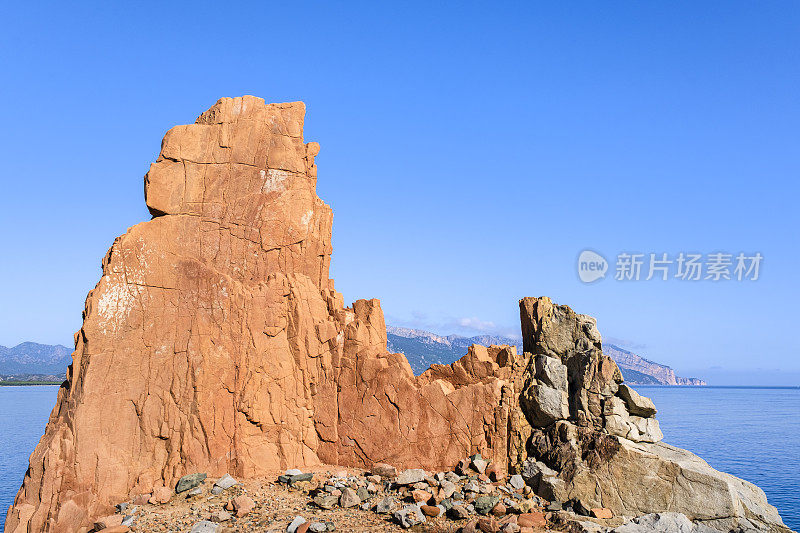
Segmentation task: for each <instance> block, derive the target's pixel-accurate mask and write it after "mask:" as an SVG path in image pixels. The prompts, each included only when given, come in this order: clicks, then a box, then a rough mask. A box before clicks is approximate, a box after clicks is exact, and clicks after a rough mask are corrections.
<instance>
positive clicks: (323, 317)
mask: <svg viewBox="0 0 800 533" xmlns="http://www.w3.org/2000/svg"><path fill="white" fill-rule="evenodd" d="M304 112H305V106H304V105H303V104H302V103H300V102H297V103H290V104H271V105H265V104H264V102H263V100H261V99H259V98H254V97H249V96H246V97H242V98H224V99H222V100H220V101H219V102H217V104H216V105H214V106H213V107H212V108H211V109H209V110H208V111H207V112H205V113H203V114H202V115H201V116H200V117H199V118H198V119H197V122H196V123H195V124H192V125H186V126H177V127H175V128H173V129H171V130H170V131H169V132H167V134H166V135H165V137H164V141H163V143H162V147H161V153H160V155H159V157H158V160H157V161H156V162H155V163H153V164H152V166H151V168H150V170H149V172H148V173H147V175H146V177H145V197H146V201H147V206H148V208H149V209H150V212H151V213H152V214H153V219H152V220H150V221H147V222H143V223H141V224H138V225H136V226H134V227H132V228H130V230H129V231H128V232H127V233H126V234H125V235H123V236H121V237H119V238H118V239H117V240H116V241H115V242H114V244H113V246H112V247H111V249H110V250H109V252H108V254H107V256H106V258H105V259H104V261H103V275H102V278H101V279H100V282H99V283H98V284H97V286H96V287H95V288H94V289H93V290H92V291H91V292H90V293H89V295H88V297H87V299H86V305H85V311H84V323H83V326H82V328H81V330H80V331H79V332H78V333H77V334H76V347H75V352H74V354H73V364H72V366H71V369H70V371H69V374H68V379H67V382H66V383H65V384H64V386H63V387H62V389H61V390H60V391H59V395H58V400H57V404H56V407H55V409H54V410H53V413H52V415H51V417H50V421H49V423H48V425H47V428H46V430H45V435H44V437H43V438H42V440H41V442H40V443H39V445H38V446H37V447H36V450H35V451H34V452H33V455H32V456H31V461H30V469H29V471H28V473H27V474H26V476H25V480H24V483H23V486H22V488H21V489H20V491H19V493H18V495H17V497H16V500H15V503H14V506H13V507H12V508H11V509H10V510H9V513H8V518H7V523H6V531H13V532H21V531H37V532H38V531H74V530H76V529H78V528H79V527H80V526H82V525H90V524H91V523H92V522H93V520H94V519H95V518H97V517H99V516H105V515H108V514H109V513H110V512H111V511H112V508H113V505H114V504H116V503H118V502H120V501H123V500H126V499H127V498H128V497H129V496H131V495H136V494H140V493H148V492H150V491H151V490H152V489H153V488H154V487H157V486H161V485H166V486H172V485H174V483H175V481H176V480H177V479H178V478H180V477H181V476H182V475H184V474H186V473H191V472H197V471H202V472H208V473H209V475H218V474H223V473H225V472H231V473H232V474H234V475H236V476H240V477H253V476H258V475H261V474H263V473H265V472H267V471H269V470H271V469H274V468H283V467H294V466H302V465H309V464H315V463H321V462H327V463H332V464H336V463H338V464H345V465H367V466H369V465H370V464H371V463H372V462H381V461H382V462H390V463H392V464H395V465H397V466H403V465H406V464H408V465H411V464H413V465H414V466H423V467H434V466H445V465H450V464H453V463H455V462H456V461H457V460H458V459H460V458H461V457H463V455H464V454H465V453H469V452H473V451H481V452H482V453H484V455H487V456H488V457H492V456H494V455H497V456H498V458H499V457H501V456H502V457H504V456H505V453H504V452H505V420H506V417H507V413H508V407H507V405H505V404H503V403H502V401H501V400H502V385H501V383H500V381H499V380H497V379H496V378H494V377H491V376H490V375H488V374H486V375H481V376H480V379H476V381H477V383H473V384H466V383H464V382H463V380H462V381H459V382H457V383H455V384H452V383H450V382H449V381H447V380H446V379H439V380H431V379H427V378H425V379H422V380H420V381H418V380H417V378H415V377H414V375H413V373H412V372H411V368H410V367H409V365H408V362H407V361H406V359H405V357H404V356H402V355H398V354H389V353H387V352H386V328H385V325H384V321H383V313H382V311H381V309H380V305H379V302H378V301H377V300H371V301H358V302H356V303H355V304H354V305H353V307H352V308H345V307H344V305H343V300H342V297H341V295H340V294H338V293H337V292H336V291H334V289H333V281H332V280H331V279H329V276H328V267H329V264H330V255H331V223H332V213H331V209H330V207H329V206H328V205H326V204H325V203H324V202H323V201H322V200H320V199H319V198H318V197H317V195H316V190H315V189H316V178H317V168H316V165H315V164H314V156H315V155H316V154H317V153H318V151H319V145H318V144H317V143H313V142H312V143H308V144H306V143H305V142H304V141H303V119H304ZM456 388H457V390H456ZM473 406H479V407H477V408H475V407H473ZM376 420H380V424H376V423H375V421H376Z"/></svg>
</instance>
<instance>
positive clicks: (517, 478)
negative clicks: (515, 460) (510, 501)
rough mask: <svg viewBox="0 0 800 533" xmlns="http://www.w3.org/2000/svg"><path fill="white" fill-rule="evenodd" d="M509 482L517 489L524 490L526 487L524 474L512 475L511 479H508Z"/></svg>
mask: <svg viewBox="0 0 800 533" xmlns="http://www.w3.org/2000/svg"><path fill="white" fill-rule="evenodd" d="M508 484H509V485H511V486H512V487H514V488H515V489H516V490H522V489H524V488H525V480H524V479H522V476H521V475H519V474H514V475H513V476H511V479H510V480H508Z"/></svg>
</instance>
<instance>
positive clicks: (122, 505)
mask: <svg viewBox="0 0 800 533" xmlns="http://www.w3.org/2000/svg"><path fill="white" fill-rule="evenodd" d="M116 509H117V512H118V513H124V512H125V511H126V510H127V509H128V502H122V503H118V504H117V505H116Z"/></svg>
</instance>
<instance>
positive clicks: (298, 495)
mask: <svg viewBox="0 0 800 533" xmlns="http://www.w3.org/2000/svg"><path fill="white" fill-rule="evenodd" d="M530 481H531V478H527V479H526V478H525V476H523V475H520V474H514V475H510V476H509V475H507V474H506V473H504V472H502V471H500V470H499V469H498V468H496V465H495V464H493V463H488V462H487V461H485V460H484V459H483V458H482V457H481V456H480V455H474V456H472V457H469V458H466V459H465V460H463V461H461V462H460V463H459V464H458V465H457V466H456V468H454V469H453V470H450V471H447V472H436V473H432V472H426V471H424V470H422V469H408V470H404V471H399V472H398V471H397V469H396V468H395V467H393V466H391V465H387V464H376V465H374V466H373V467H372V468H371V469H370V470H366V471H364V470H359V469H337V468H336V467H325V466H319V467H316V468H313V469H308V470H307V471H306V472H303V471H301V470H299V469H290V470H287V471H286V472H285V473H283V474H281V475H278V476H277V477H270V478H267V479H260V480H247V481H243V482H240V481H237V480H236V479H234V478H233V477H232V476H230V475H228V474H226V475H224V476H222V477H221V478H219V479H217V480H216V481H212V480H208V479H207V476H206V474H204V473H195V474H189V475H186V476H184V477H183V478H181V479H180V480H179V481H178V483H177V485H176V487H175V488H174V490H173V489H172V488H166V487H157V488H156V489H155V490H154V491H153V492H152V493H148V494H141V495H138V496H136V497H135V498H133V499H131V500H129V501H126V502H121V503H120V504H118V505H117V506H116V513H114V514H112V515H109V516H106V517H102V518H100V519H98V520H97V521H96V523H95V524H94V525H93V526H92V527H84V528H82V529H80V530H78V533H90V532H97V531H105V532H106V533H125V532H129V531H132V532H136V531H143V532H144V531H147V532H168V531H175V532H187V531H188V532H190V533H234V532H250V531H264V532H268V533H269V532H273V533H278V532H281V533H282V532H287V533H306V532H313V533H322V532H326V531H347V532H374V531H380V532H389V531H402V530H412V531H427V532H440V533H445V532H460V533H476V532H483V533H500V532H505V533H536V532H545V531H565V532H592V533H646V532H650V531H658V530H663V531H685V532H687V533H688V532H697V533H713V532H714V531H715V530H713V529H711V528H709V527H706V526H703V525H697V524H692V523H691V521H689V520H688V518H687V517H686V516H685V515H682V514H678V513H665V514H661V515H649V516H647V517H642V518H636V519H632V518H631V517H616V516H614V515H613V513H612V512H611V511H610V510H609V509H605V508H594V509H584V508H582V507H581V506H580V503H579V502H564V503H561V502H557V501H553V502H548V501H546V500H544V499H543V498H541V497H539V496H537V495H536V494H535V493H534V492H533V490H532V489H531V487H530V485H529V484H528V483H529V482H530Z"/></svg>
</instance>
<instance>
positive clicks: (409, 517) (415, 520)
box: [394, 505, 425, 529]
mask: <svg viewBox="0 0 800 533" xmlns="http://www.w3.org/2000/svg"><path fill="white" fill-rule="evenodd" d="M394 519H395V520H397V523H398V524H400V527H402V528H403V529H408V528H410V527H412V526H415V525H417V524H422V523H424V522H425V515H424V514H422V511H421V510H420V508H419V507H417V506H416V505H406V506H405V507H403V508H402V509H400V510H399V511H395V513H394Z"/></svg>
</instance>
